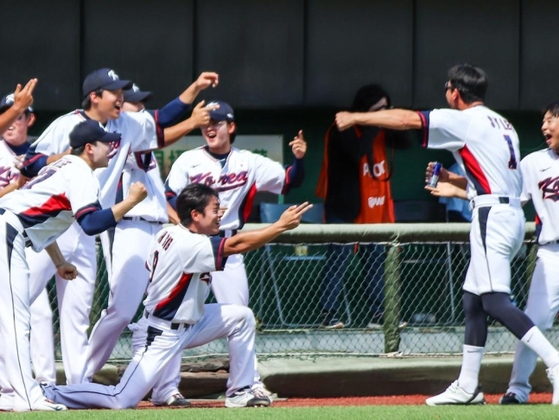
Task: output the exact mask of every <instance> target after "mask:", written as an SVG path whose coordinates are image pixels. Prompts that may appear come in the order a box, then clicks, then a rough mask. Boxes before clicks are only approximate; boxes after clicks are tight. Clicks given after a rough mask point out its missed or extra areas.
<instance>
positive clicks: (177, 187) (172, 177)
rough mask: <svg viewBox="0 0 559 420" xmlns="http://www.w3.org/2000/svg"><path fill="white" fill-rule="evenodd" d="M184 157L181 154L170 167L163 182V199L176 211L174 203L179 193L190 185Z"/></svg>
mask: <svg viewBox="0 0 559 420" xmlns="http://www.w3.org/2000/svg"><path fill="white" fill-rule="evenodd" d="M186 163H187V159H186V155H185V154H184V153H183V154H182V155H180V156H179V158H178V159H177V160H176V161H175V162H174V163H173V165H172V166H171V170H170V171H169V175H168V176H167V179H166V180H165V197H166V198H167V201H168V202H169V204H170V205H171V207H173V208H174V209H175V210H176V209H177V206H176V201H177V196H178V195H179V194H180V192H181V191H182V190H183V189H184V187H186V186H187V185H188V184H190V178H189V176H188V165H187V164H186Z"/></svg>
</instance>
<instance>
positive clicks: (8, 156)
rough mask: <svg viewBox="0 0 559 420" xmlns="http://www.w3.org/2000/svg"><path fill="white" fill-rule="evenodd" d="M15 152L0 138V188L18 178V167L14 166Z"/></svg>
mask: <svg viewBox="0 0 559 420" xmlns="http://www.w3.org/2000/svg"><path fill="white" fill-rule="evenodd" d="M16 160H17V156H16V154H15V153H14V152H13V150H12V149H10V147H9V146H8V145H7V144H6V141H5V140H0V190H1V189H2V188H4V187H7V186H8V185H9V184H10V183H12V182H13V181H15V180H16V179H18V178H19V169H17V167H16V166H15V163H16Z"/></svg>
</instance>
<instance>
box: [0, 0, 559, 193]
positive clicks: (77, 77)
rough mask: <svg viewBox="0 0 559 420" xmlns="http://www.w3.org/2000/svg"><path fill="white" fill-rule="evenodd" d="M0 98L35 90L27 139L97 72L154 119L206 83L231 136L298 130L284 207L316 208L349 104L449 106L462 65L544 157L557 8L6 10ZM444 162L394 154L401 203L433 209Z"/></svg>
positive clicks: (409, 0)
mask: <svg viewBox="0 0 559 420" xmlns="http://www.w3.org/2000/svg"><path fill="white" fill-rule="evenodd" d="M0 15H1V16H2V25H0V36H1V39H2V42H1V43H0V56H1V57H2V62H3V65H2V66H0V92H2V93H4V92H5V93H8V92H10V91H12V90H13V88H14V86H15V84H16V83H17V82H25V81H26V80H28V79H29V78H30V77H38V78H39V80H40V83H39V86H38V88H37V90H36V95H35V96H36V101H35V108H36V110H37V116H38V123H37V126H36V127H35V128H34V130H33V131H34V134H38V133H40V131H41V130H42V129H43V128H44V127H46V125H48V124H49V123H50V122H51V121H52V120H53V119H54V118H55V117H56V116H58V115H60V114H62V113H64V112H67V111H70V110H72V109H75V108H77V107H79V105H80V103H81V99H82V97H81V82H82V80H83V78H84V76H85V75H87V74H88V73H89V72H90V71H91V70H94V69H96V68H100V67H110V68H113V69H114V70H115V71H116V72H117V73H118V74H119V75H120V76H121V77H122V78H126V79H131V80H134V81H135V82H136V83H137V84H139V85H140V87H142V88H143V89H144V90H151V91H153V92H154V96H153V99H152V101H151V102H150V106H151V107H158V106H161V105H163V104H165V103H166V102H168V101H169V100H171V99H173V98H174V97H175V96H176V95H177V94H178V93H180V92H182V90H184V88H185V87H186V86H188V85H189V84H190V83H191V82H192V81H193V80H194V79H195V78H196V77H197V75H198V74H199V73H200V72H201V71H204V70H213V71H217V72H219V74H220V82H221V83H220V85H219V87H218V88H216V89H215V90H212V91H207V92H205V93H204V94H203V95H201V96H200V98H203V99H212V98H220V99H223V100H225V101H227V102H229V103H230V104H232V106H233V107H234V108H235V110H236V113H237V122H238V125H239V132H242V133H243V134H261V133H265V134H282V135H283V136H284V147H285V152H284V155H285V156H286V162H289V161H290V160H291V152H290V150H289V149H288V147H287V143H288V141H289V140H290V139H291V138H292V137H293V136H294V135H295V134H296V132H297V130H298V129H299V128H303V129H304V130H305V137H306V139H307V141H308V142H309V152H308V159H307V162H308V163H307V168H308V176H307V179H306V182H305V186H304V187H303V188H301V189H299V190H296V191H293V192H292V193H290V196H288V197H287V199H286V200H287V201H293V202H295V201H300V200H302V199H309V198H310V199H311V200H312V201H318V199H317V198H316V197H314V188H315V186H316V182H317V178H318V173H319V168H320V162H321V159H322V152H323V137H324V133H325V132H326V130H327V128H328V126H329V125H330V124H331V123H332V121H333V117H334V114H335V112H336V110H339V109H344V108H347V107H349V105H350V104H351V101H352V98H353V95H354V93H355V91H356V90H357V89H358V88H359V87H360V86H362V85H364V84H368V83H375V82H376V83H381V84H382V85H384V86H385V87H386V89H387V91H388V92H389V93H390V94H391V96H392V100H393V103H394V104H395V105H396V106H401V107H410V108H415V109H424V108H433V107H441V106H445V102H444V90H443V85H444V82H445V81H446V72H447V70H448V68H450V67H451V66H452V65H454V64H456V63H461V62H469V63H472V64H475V65H478V66H480V67H482V68H483V69H485V70H486V72H487V73H488V75H489V78H490V89H489V93H488V97H487V104H488V105H489V106H490V107H492V108H494V109H496V110H498V111H501V112H502V113H503V114H504V115H505V116H506V117H508V118H509V119H510V120H511V122H512V123H513V124H514V125H515V126H516V128H517V131H518V132H519V134H520V136H521V147H522V152H523V155H524V154H526V153H528V152H530V151H532V150H535V149H537V148H540V147H542V146H543V141H542V139H541V134H540V131H539V127H540V121H541V116H540V115H539V113H538V109H540V108H541V107H542V106H543V105H545V104H546V103H548V102H550V101H552V100H556V99H559V82H558V81H557V69H556V63H557V62H558V59H559V49H558V48H556V45H557V40H558V38H559V33H558V32H557V31H556V30H555V29H554V28H555V23H556V22H557V21H558V20H559V2H557V1H556V0H491V1H487V0H469V1H468V2H458V1H448V0H389V1H388V0H352V1H340V0H275V1H273V2H272V1H257V0H237V1H225V0H203V1H202V0H158V1H153V0H118V1H109V0H57V1H56V2H54V1H40V0H27V1H25V2H7V1H2V2H1V3H0ZM434 159H438V160H440V161H442V162H443V163H444V164H445V165H447V166H450V165H451V164H452V162H453V159H452V157H451V155H450V154H449V153H446V152H441V151H439V152H434V151H424V150H420V149H419V148H414V149H412V150H407V151H402V152H396V154H395V159H394V164H395V168H396V170H395V174H394V177H393V182H392V188H393V192H394V196H395V198H396V199H397V200H403V199H417V200H430V199H431V198H430V197H429V196H428V195H427V194H426V193H425V192H424V191H423V172H424V167H425V165H426V163H427V162H428V161H429V160H434Z"/></svg>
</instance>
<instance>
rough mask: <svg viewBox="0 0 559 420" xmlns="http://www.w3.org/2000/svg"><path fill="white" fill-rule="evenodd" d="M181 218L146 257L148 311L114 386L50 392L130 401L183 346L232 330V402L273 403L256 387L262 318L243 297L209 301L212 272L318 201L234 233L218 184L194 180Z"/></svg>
mask: <svg viewBox="0 0 559 420" xmlns="http://www.w3.org/2000/svg"><path fill="white" fill-rule="evenodd" d="M176 203H177V213H178V216H179V218H180V221H181V222H180V224H178V225H176V226H172V227H168V228H166V229H163V230H161V231H160V232H159V234H158V235H157V237H156V240H155V242H154V244H153V245H152V250H151V252H150V256H149V258H148V261H147V264H146V266H147V268H148V270H149V272H150V283H149V286H148V289H147V298H146V299H145V300H144V306H145V312H144V316H143V318H142V319H141V320H140V321H139V322H138V323H137V324H133V325H131V326H130V328H131V329H132V330H133V331H134V336H133V339H132V340H133V343H134V356H133V358H132V361H131V362H130V365H128V367H127V369H126V371H125V372H124V375H123V377H122V379H121V381H120V382H119V384H118V385H116V386H105V385H99V384H93V383H84V384H79V385H67V386H58V387H57V386H54V385H49V386H46V387H45V388H44V392H45V394H46V395H47V397H48V398H51V399H53V400H54V401H56V402H58V403H61V404H65V405H67V406H68V407H70V408H98V407H105V408H116V409H120V408H132V407H135V406H136V405H137V404H138V403H139V402H140V401H141V400H142V398H143V397H144V396H145V395H146V394H147V393H148V392H149V390H150V389H151V388H152V387H153V385H154V384H155V382H156V380H157V379H158V377H159V375H160V374H161V372H162V371H163V369H162V368H163V367H164V366H165V364H167V363H169V361H170V360H172V359H173V357H175V356H176V354H177V353H181V352H182V351H183V350H184V349H188V348H193V347H198V346H201V345H204V344H206V343H209V342H211V341H213V340H216V339H218V338H227V341H228V343H227V346H228V349H229V358H230V371H229V379H228V381H227V398H226V400H225V406H226V407H231V408H235V407H252V406H269V405H270V404H271V401H270V398H269V397H268V396H267V395H266V394H264V393H263V392H262V391H261V390H260V389H259V388H258V387H254V388H253V385H255V382H254V371H255V363H256V356H255V348H254V338H255V333H256V331H255V330H256V322H255V320H254V315H253V313H252V311H251V310H250V309H249V308H247V307H245V306H241V305H232V304H220V303H215V304H204V302H205V300H206V297H207V295H208V293H209V286H210V283H211V281H212V277H211V274H210V273H211V272H213V271H218V270H223V267H224V266H225V263H226V261H227V257H228V256H229V255H233V254H238V253H240V252H246V251H250V250H253V249H256V248H259V247H261V246H263V245H265V244H267V243H268V242H270V241H271V240H273V239H274V238H275V237H276V236H278V235H279V234H281V233H282V232H285V231H286V230H290V229H294V228H295V227H297V226H298V225H299V223H300V222H301V216H302V215H303V213H305V212H306V211H307V210H308V209H310V208H311V207H312V205H310V204H308V203H303V204H301V205H299V206H292V207H290V208H289V209H287V210H286V211H285V212H284V213H283V214H282V216H281V217H280V219H279V220H278V221H277V222H275V223H273V224H271V225H270V226H267V227H265V228H262V229H259V230H254V231H249V232H241V233H239V234H238V235H235V236H233V237H230V238H222V237H219V236H212V235H217V233H218V232H219V223H220V220H221V216H222V210H220V207H219V198H218V194H217V192H216V191H215V190H213V189H211V188H210V187H208V186H206V185H203V184H191V185H189V186H187V187H186V188H184V190H182V192H181V193H180V195H179V196H178V198H177V202H176Z"/></svg>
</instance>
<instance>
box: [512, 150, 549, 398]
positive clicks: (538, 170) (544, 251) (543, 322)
mask: <svg viewBox="0 0 559 420" xmlns="http://www.w3.org/2000/svg"><path fill="white" fill-rule="evenodd" d="M520 168H521V170H522V181H523V182H522V183H523V189H522V196H521V199H522V202H526V201H529V200H532V203H533V204H534V208H535V209H536V214H537V219H536V223H537V227H538V232H539V233H538V253H537V260H536V268H535V270H534V273H533V275H532V281H531V284H530V291H529V293H528V302H527V304H526V309H525V312H526V315H528V316H529V317H530V319H531V320H532V321H533V322H534V324H535V325H536V326H537V327H538V328H539V329H541V330H546V329H548V328H551V326H552V325H553V320H554V319H555V315H556V314H557V311H558V310H559V281H557V279H558V278H559V201H558V200H559V156H558V155H557V153H556V152H555V151H554V150H552V149H546V150H540V151H537V152H534V153H531V154H529V155H528V156H526V157H525V158H524V159H522V161H521V162H520ZM536 362H537V355H536V353H534V352H533V351H532V350H531V349H529V348H528V347H527V346H526V345H525V344H524V343H523V342H522V341H519V342H518V344H517V346H516V352H515V355H514V364H513V369H512V375H511V379H510V382H509V388H508V390H507V392H513V393H515V394H516V397H517V398H518V399H519V400H520V401H524V402H525V401H527V400H528V395H529V394H530V391H531V389H532V387H531V386H530V383H529V379H530V376H531V375H532V372H533V371H534V369H535V367H536Z"/></svg>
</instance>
